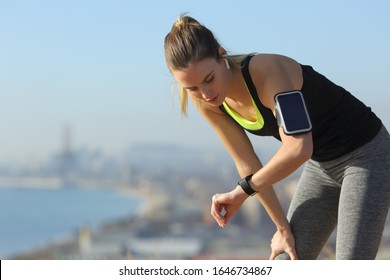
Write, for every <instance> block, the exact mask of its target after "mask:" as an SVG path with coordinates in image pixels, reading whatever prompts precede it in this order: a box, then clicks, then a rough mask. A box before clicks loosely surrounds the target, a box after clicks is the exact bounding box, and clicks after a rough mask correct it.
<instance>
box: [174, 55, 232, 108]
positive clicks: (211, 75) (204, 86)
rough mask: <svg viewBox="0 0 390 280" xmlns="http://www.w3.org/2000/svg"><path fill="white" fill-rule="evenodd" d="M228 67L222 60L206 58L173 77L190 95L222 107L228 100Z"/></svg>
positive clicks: (176, 71) (181, 70)
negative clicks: (226, 99)
mask: <svg viewBox="0 0 390 280" xmlns="http://www.w3.org/2000/svg"><path fill="white" fill-rule="evenodd" d="M226 72H227V69H226V66H225V64H224V63H223V61H222V60H221V62H219V61H217V60H216V59H214V58H205V59H202V60H200V61H198V62H196V63H194V64H191V65H190V66H189V67H188V68H186V69H180V70H174V71H172V75H173V77H174V78H175V80H176V81H177V82H178V83H179V84H180V86H182V87H183V88H184V89H185V90H186V91H187V93H188V94H189V95H191V96H193V97H195V98H197V99H200V100H201V101H204V102H206V103H208V104H210V105H213V106H220V105H221V104H222V103H223V101H224V100H225V98H226V89H227V86H226V79H227V78H226Z"/></svg>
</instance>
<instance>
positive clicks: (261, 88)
mask: <svg viewBox="0 0 390 280" xmlns="http://www.w3.org/2000/svg"><path fill="white" fill-rule="evenodd" d="M249 72H250V74H251V77H252V80H253V83H254V84H255V87H256V89H257V92H258V94H259V98H260V100H261V101H262V102H263V103H264V105H265V106H266V107H268V108H270V109H272V110H273V109H274V108H273V107H274V96H275V94H277V93H279V92H283V91H289V90H300V89H301V87H302V83H303V78H302V69H301V66H300V64H299V63H298V62H297V61H295V60H294V59H292V58H290V57H287V56H284V55H279V54H257V55H255V56H254V57H253V58H252V60H251V62H250V64H249Z"/></svg>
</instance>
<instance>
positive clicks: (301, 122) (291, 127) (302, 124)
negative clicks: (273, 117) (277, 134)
mask: <svg viewBox="0 0 390 280" xmlns="http://www.w3.org/2000/svg"><path fill="white" fill-rule="evenodd" d="M277 99H278V102H279V107H280V111H281V113H282V116H283V120H284V125H285V128H286V132H300V131H301V132H304V131H308V130H310V129H311V124H310V120H309V116H308V114H307V111H306V107H305V103H304V100H303V97H302V95H301V93H300V92H297V91H296V92H291V93H286V94H283V93H282V94H279V95H278V96H277Z"/></svg>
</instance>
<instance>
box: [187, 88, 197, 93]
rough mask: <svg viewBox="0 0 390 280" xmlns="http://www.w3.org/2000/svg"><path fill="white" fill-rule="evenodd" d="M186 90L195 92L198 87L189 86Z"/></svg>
mask: <svg viewBox="0 0 390 280" xmlns="http://www.w3.org/2000/svg"><path fill="white" fill-rule="evenodd" d="M186 90H187V92H189V93H195V92H197V91H198V88H197V87H191V88H186Z"/></svg>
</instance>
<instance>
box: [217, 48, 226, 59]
mask: <svg viewBox="0 0 390 280" xmlns="http://www.w3.org/2000/svg"><path fill="white" fill-rule="evenodd" d="M218 53H219V56H220V57H224V56H225V55H227V51H226V50H225V49H224V48H222V47H219V49H218Z"/></svg>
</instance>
